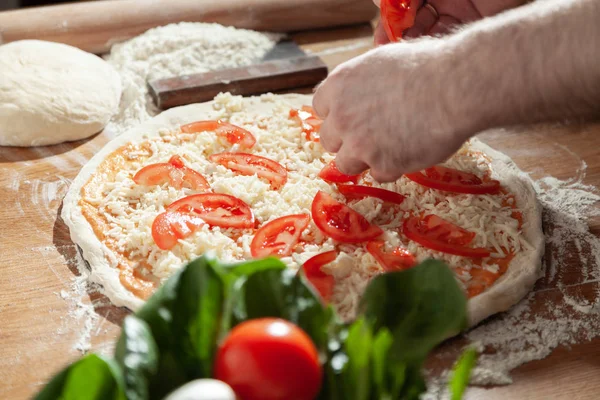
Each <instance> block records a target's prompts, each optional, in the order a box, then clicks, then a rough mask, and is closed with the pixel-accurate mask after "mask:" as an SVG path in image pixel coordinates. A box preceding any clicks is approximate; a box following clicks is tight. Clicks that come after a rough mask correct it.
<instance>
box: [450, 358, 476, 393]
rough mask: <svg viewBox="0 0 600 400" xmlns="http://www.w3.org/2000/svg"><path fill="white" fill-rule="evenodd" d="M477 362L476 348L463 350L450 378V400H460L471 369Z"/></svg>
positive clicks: (467, 383)
mask: <svg viewBox="0 0 600 400" xmlns="http://www.w3.org/2000/svg"><path fill="white" fill-rule="evenodd" d="M476 362H477V350H475V349H474V348H469V349H467V350H465V351H464V352H463V354H462V355H461V356H460V358H459V359H458V361H457V362H456V364H455V365H454V369H453V371H452V379H451V380H450V393H452V400H460V399H461V398H462V395H463V393H464V391H465V390H466V389H467V386H468V385H469V378H470V377H471V371H472V370H473V367H474V366H475V363H476Z"/></svg>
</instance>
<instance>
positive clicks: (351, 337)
mask: <svg viewBox="0 0 600 400" xmlns="http://www.w3.org/2000/svg"><path fill="white" fill-rule="evenodd" d="M372 346H373V332H372V331H371V327H370V326H369V325H368V324H367V323H365V321H364V320H362V319H359V320H357V321H355V322H354V323H353V324H352V325H351V326H350V328H349V329H348V337H347V338H346V341H345V343H344V348H345V350H346V355H347V356H348V361H347V363H346V365H345V366H344V371H343V377H342V379H343V380H344V384H345V389H346V398H347V399H355V400H367V399H369V394H370V393H371V348H372Z"/></svg>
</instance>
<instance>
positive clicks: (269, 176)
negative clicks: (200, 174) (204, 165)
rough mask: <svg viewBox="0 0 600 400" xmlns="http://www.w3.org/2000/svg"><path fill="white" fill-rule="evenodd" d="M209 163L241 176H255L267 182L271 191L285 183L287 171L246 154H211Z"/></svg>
mask: <svg viewBox="0 0 600 400" xmlns="http://www.w3.org/2000/svg"><path fill="white" fill-rule="evenodd" d="M209 158H210V160H211V161H214V162H216V163H219V164H221V165H223V166H224V167H227V168H229V169H230V170H232V171H235V172H239V173H240V174H242V175H257V176H259V177H260V178H264V179H266V180H268V181H269V183H270V184H271V187H272V188H273V189H278V188H280V187H281V186H283V185H285V183H286V182H287V170H286V169H285V167H283V166H282V165H281V164H279V163H278V162H276V161H273V160H270V159H268V158H266V157H261V156H256V155H254V154H248V153H219V154H212V155H211V156H210V157H209Z"/></svg>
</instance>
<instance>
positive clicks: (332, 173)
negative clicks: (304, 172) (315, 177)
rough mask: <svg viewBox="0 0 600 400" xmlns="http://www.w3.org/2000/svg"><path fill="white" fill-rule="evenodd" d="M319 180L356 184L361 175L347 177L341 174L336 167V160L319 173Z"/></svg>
mask: <svg viewBox="0 0 600 400" xmlns="http://www.w3.org/2000/svg"><path fill="white" fill-rule="evenodd" d="M319 178H321V179H323V180H324V181H327V182H330V183H344V182H352V183H356V182H358V178H360V175H346V174H343V173H341V172H340V170H339V169H337V167H336V165H335V160H333V161H331V162H330V163H329V164H327V165H326V166H325V167H323V169H322V170H321V172H319Z"/></svg>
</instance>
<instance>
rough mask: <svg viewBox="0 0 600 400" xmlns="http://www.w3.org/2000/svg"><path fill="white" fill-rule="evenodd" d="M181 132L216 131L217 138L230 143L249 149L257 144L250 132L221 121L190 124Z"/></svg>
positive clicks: (183, 127) (182, 127) (183, 126)
mask: <svg viewBox="0 0 600 400" xmlns="http://www.w3.org/2000/svg"><path fill="white" fill-rule="evenodd" d="M181 131H182V132H185V133H198V132H206V131H214V132H216V134H217V136H220V137H222V138H225V140H227V141H228V142H229V143H231V144H236V143H239V144H240V145H241V146H243V147H246V148H248V149H249V148H251V147H253V146H254V145H255V144H256V138H255V137H254V135H253V134H252V133H251V132H250V131H248V130H246V129H244V128H241V127H239V126H237V125H233V124H230V123H229V122H224V121H221V120H217V121H210V120H209V121H196V122H192V123H190V124H186V125H182V126H181Z"/></svg>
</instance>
